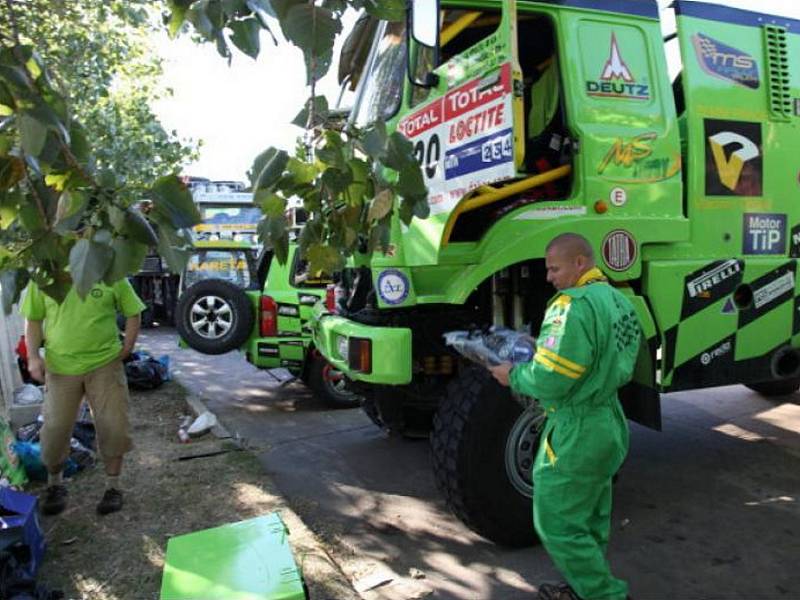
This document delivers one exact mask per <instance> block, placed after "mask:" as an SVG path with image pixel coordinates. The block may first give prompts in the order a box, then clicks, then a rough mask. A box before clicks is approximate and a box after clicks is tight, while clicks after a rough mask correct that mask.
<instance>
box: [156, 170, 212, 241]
mask: <svg viewBox="0 0 800 600" xmlns="http://www.w3.org/2000/svg"><path fill="white" fill-rule="evenodd" d="M150 192H151V195H152V197H153V213H154V214H153V216H154V218H155V220H157V221H164V222H166V223H169V224H170V225H172V226H173V227H175V228H176V229H181V228H184V227H192V226H193V225H197V224H198V223H200V221H201V220H202V219H201V218H200V213H199V212H198V211H197V207H196V206H195V204H194V201H193V200H192V194H191V192H189V190H188V189H187V188H186V186H185V185H184V184H183V182H181V180H180V179H178V178H177V177H176V176H175V175H167V176H166V177H161V178H159V179H158V180H157V181H156V183H155V185H153V187H152V189H151V190H150Z"/></svg>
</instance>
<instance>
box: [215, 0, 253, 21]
mask: <svg viewBox="0 0 800 600" xmlns="http://www.w3.org/2000/svg"><path fill="white" fill-rule="evenodd" d="M220 4H221V5H222V12H224V13H225V15H226V16H227V17H240V16H243V15H246V14H247V12H248V5H247V2H246V1H245V0H222V1H221V2H220Z"/></svg>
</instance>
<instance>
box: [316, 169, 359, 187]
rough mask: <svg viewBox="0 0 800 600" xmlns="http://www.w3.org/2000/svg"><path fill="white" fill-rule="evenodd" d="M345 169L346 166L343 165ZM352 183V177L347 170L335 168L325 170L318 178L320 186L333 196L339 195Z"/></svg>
mask: <svg viewBox="0 0 800 600" xmlns="http://www.w3.org/2000/svg"><path fill="white" fill-rule="evenodd" d="M345 168H347V165H345ZM352 182H353V176H352V175H351V174H350V171H349V169H348V170H341V169H336V168H333V167H331V168H329V169H326V170H325V172H324V173H322V177H320V185H321V186H322V187H324V188H326V189H327V190H329V191H331V192H332V193H334V194H340V193H341V192H343V191H344V190H345V189H346V188H347V186H349V185H350V184H351V183H352Z"/></svg>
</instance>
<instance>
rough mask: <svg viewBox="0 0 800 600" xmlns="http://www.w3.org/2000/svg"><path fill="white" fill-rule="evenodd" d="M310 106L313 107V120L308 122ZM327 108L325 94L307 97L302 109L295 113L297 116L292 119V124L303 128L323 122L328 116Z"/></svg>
mask: <svg viewBox="0 0 800 600" xmlns="http://www.w3.org/2000/svg"><path fill="white" fill-rule="evenodd" d="M312 107H313V109H314V120H313V121H312V122H311V123H309V122H308V116H309V114H310V112H311V108H312ZM328 110H329V109H328V99H327V98H326V97H325V96H314V97H313V98H309V99H308V100H306V103H305V105H304V106H303V110H301V111H300V112H299V113H297V116H295V118H294V119H293V120H292V125H297V126H298V127H303V128H306V127H309V126H310V127H315V126H317V125H321V124H322V123H324V122H325V119H326V118H327V116H328Z"/></svg>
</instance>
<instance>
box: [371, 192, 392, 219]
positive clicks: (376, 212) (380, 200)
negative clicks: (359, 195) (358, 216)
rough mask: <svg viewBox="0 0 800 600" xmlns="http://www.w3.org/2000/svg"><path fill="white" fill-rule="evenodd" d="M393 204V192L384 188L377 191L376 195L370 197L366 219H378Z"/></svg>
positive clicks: (390, 208) (387, 211)
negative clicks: (370, 201)
mask: <svg viewBox="0 0 800 600" xmlns="http://www.w3.org/2000/svg"><path fill="white" fill-rule="evenodd" d="M393 204H394V194H393V193H392V190H389V189H385V190H381V191H380V192H378V195H377V196H375V198H373V199H372V203H371V204H370V206H369V213H368V214H367V220H368V221H379V220H380V219H382V218H383V217H385V216H386V215H388V214H389V212H390V211H391V210H392V205H393Z"/></svg>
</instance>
